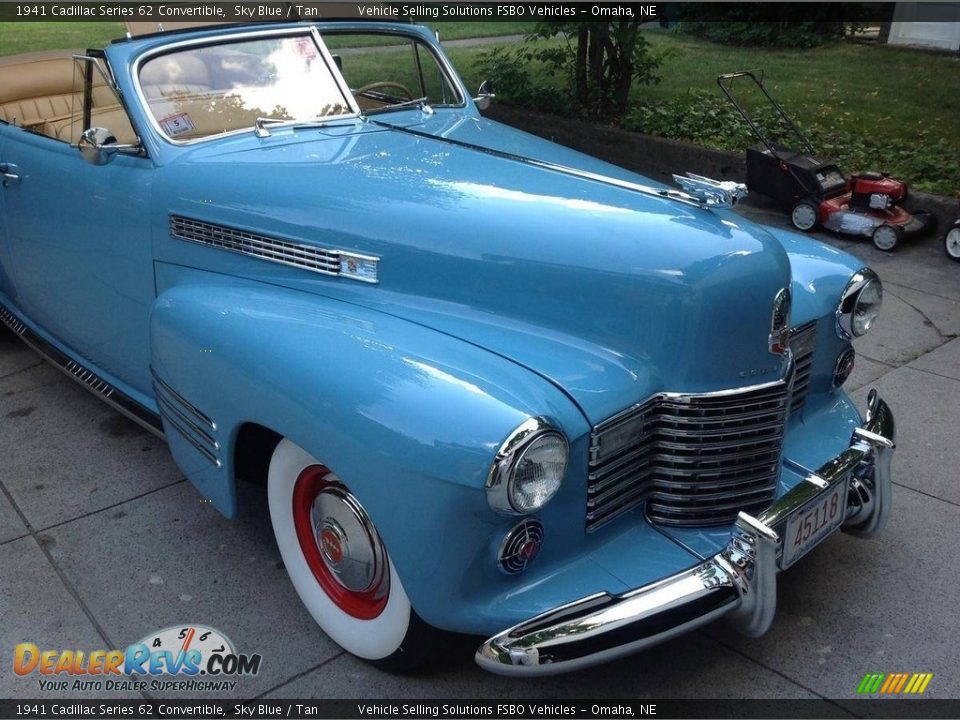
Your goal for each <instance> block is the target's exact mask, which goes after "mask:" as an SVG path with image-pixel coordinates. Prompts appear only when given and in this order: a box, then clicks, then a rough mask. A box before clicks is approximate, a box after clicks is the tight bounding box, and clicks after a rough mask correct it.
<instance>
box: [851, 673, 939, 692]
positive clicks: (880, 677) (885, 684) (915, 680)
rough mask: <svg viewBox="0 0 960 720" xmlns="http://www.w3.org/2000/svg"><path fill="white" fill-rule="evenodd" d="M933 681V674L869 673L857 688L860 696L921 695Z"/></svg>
mask: <svg viewBox="0 0 960 720" xmlns="http://www.w3.org/2000/svg"><path fill="white" fill-rule="evenodd" d="M932 679H933V673H890V674H887V673H867V674H866V675H864V676H863V680H861V681H860V685H859V686H857V693H858V694H860V695H873V694H874V693H880V694H883V695H900V694H903V695H920V694H922V693H923V692H924V691H926V689H927V685H929V684H930V681H931V680H932Z"/></svg>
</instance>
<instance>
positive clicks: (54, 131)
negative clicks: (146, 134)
mask: <svg viewBox="0 0 960 720" xmlns="http://www.w3.org/2000/svg"><path fill="white" fill-rule="evenodd" d="M90 126H91V127H103V128H106V129H107V130H109V131H110V132H112V133H113V135H114V137H115V138H116V139H117V142H118V143H121V144H123V145H132V144H133V143H135V142H137V134H136V133H135V132H134V131H133V126H132V125H131V124H130V118H129V117H127V111H126V110H124V109H123V108H122V107H120V106H119V105H114V106H113V107H105V108H94V110H93V112H92V113H90ZM83 130H84V127H83V118H82V117H77V118H74V117H72V116H68V117H66V118H63V119H60V120H51V121H49V122H47V123H45V124H44V126H43V128H42V129H41V130H40V132H41V133H43V134H44V135H49V136H50V137H52V138H57V139H58V140H63V141H64V142H68V143H70V144H71V145H76V144H77V143H78V142H80V135H81V134H82V133H83Z"/></svg>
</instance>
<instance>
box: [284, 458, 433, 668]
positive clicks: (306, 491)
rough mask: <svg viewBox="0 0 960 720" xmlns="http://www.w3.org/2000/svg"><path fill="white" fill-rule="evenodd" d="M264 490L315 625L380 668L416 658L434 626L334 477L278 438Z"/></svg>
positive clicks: (407, 665)
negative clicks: (426, 620)
mask: <svg viewBox="0 0 960 720" xmlns="http://www.w3.org/2000/svg"><path fill="white" fill-rule="evenodd" d="M267 496H268V500H269V504H270V519H271V521H272V523H273V531H274V535H275V536H276V539H277V545H278V547H279V548H280V555H281V556H282V557H283V562H284V565H285V566H286V568H287V573H288V574H289V576H290V580H291V582H293V586H294V588H295V589H296V591H297V594H298V595H299V596H300V599H301V600H302V601H303V604H304V605H305V606H306V608H307V610H308V611H309V612H310V614H311V615H312V616H313V618H314V620H316V621H317V624H318V625H320V627H321V629H322V630H323V631H324V632H325V633H326V634H327V635H329V636H330V638H331V639H332V640H333V641H334V642H336V643H337V644H338V645H340V647H342V648H343V649H344V650H346V651H348V652H349V653H351V654H353V655H356V656H357V657H359V658H363V659H364V660H368V661H371V662H373V663H374V664H376V665H380V666H382V667H384V668H385V669H391V670H406V669H411V668H412V667H415V666H416V665H419V664H422V662H423V661H424V660H425V659H426V656H427V651H428V649H429V648H428V645H429V644H430V641H431V637H430V636H431V634H432V633H431V631H433V628H430V627H429V626H427V625H426V624H425V623H424V622H423V621H422V620H420V618H419V617H417V615H416V613H415V612H414V611H413V608H412V607H411V606H410V600H409V599H408V598H407V593H406V592H405V591H404V589H403V583H401V581H400V578H399V577H398V575H397V572H396V569H395V567H394V565H393V563H392V562H390V559H389V555H388V554H387V552H386V548H385V547H384V546H383V543H382V542H381V540H380V537H379V535H378V534H377V532H376V528H375V527H374V526H373V523H372V521H370V519H369V517H368V516H367V515H366V512H365V511H364V510H363V508H362V506H361V505H360V504H359V502H358V501H357V500H356V498H354V496H353V495H352V494H351V493H350V492H349V490H348V489H347V487H346V486H345V485H344V484H343V482H342V481H341V480H340V478H338V477H337V476H336V475H335V474H333V473H332V472H331V471H330V470H328V469H327V468H326V467H324V466H323V465H322V464H321V463H319V462H318V461H317V460H316V459H315V458H314V457H312V456H311V455H310V454H309V453H307V452H306V451H305V450H303V449H302V448H300V447H299V446H297V445H295V444H294V443H292V442H290V441H289V440H286V439H284V440H281V441H280V444H279V445H277V448H276V450H274V453H273V457H272V458H271V460H270V470H269V474H268V480H267ZM358 568H359V569H358Z"/></svg>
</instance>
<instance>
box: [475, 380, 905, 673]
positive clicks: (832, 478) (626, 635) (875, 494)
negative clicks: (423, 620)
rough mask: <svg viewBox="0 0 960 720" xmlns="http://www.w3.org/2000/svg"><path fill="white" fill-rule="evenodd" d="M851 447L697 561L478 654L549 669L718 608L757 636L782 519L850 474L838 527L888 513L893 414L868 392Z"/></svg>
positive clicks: (523, 628) (591, 598)
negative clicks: (710, 554) (862, 418)
mask: <svg viewBox="0 0 960 720" xmlns="http://www.w3.org/2000/svg"><path fill="white" fill-rule="evenodd" d="M867 405H868V411H867V417H866V419H865V422H864V425H863V427H861V428H857V430H855V431H854V433H853V436H852V437H851V439H850V446H849V447H848V448H847V449H846V450H844V451H843V452H842V453H840V454H839V455H838V456H837V457H835V458H834V459H833V460H830V461H829V462H827V463H825V464H824V465H822V466H821V467H820V468H819V469H818V470H817V471H816V473H814V474H813V475H812V476H811V477H809V478H808V479H807V480H804V481H802V482H801V483H799V484H798V485H797V486H795V487H794V488H793V489H791V490H790V491H789V492H788V493H786V494H785V495H784V496H783V497H782V498H780V500H778V501H777V502H776V503H775V504H774V505H773V506H772V507H771V508H769V509H768V510H766V511H764V512H763V513H761V514H759V515H758V516H756V517H753V516H750V515H748V514H746V513H743V512H741V513H740V514H739V516H738V517H737V520H736V523H735V525H734V531H733V534H732V536H731V538H730V541H729V542H728V543H727V545H726V547H725V548H724V549H723V550H721V551H720V552H719V553H717V554H716V555H714V556H713V557H711V558H709V559H707V560H705V561H704V562H702V563H699V564H698V565H694V566H693V567H690V568H687V569H685V570H681V571H680V572H678V573H676V574H674V575H670V576H668V577H666V578H663V579H662V580H658V581H657V582H654V583H651V584H649V585H645V586H643V587H640V588H636V589H634V590H630V591H628V592H626V593H623V594H621V595H610V594H609V593H606V592H600V593H596V594H593V595H588V596H586V597H584V598H581V599H580V600H576V601H574V602H571V603H567V604H565V605H561V606H559V607H557V608H555V609H553V610H549V611H547V612H545V613H542V614H540V615H537V616H536V617H534V618H531V619H530V620H527V621H525V622H522V623H520V624H519V625H516V626H514V627H512V628H510V629H508V630H504V631H503V632H501V633H498V634H497V635H495V636H494V637H492V638H490V639H489V640H487V641H486V642H485V643H484V644H483V645H481V646H480V648H479V649H478V650H477V653H476V658H475V659H476V662H477V664H478V665H479V666H480V667H482V668H483V669H484V670H489V671H490V672H494V673H497V674H500V675H512V676H530V675H549V674H555V673H561V672H568V671H570V670H577V669H579V668H583V667H587V666H590V665H595V664H597V663H601V662H606V661H608V660H612V659H614V658H617V657H620V656H622V655H626V654H628V653H632V652H636V651H638V650H642V649H644V648H647V647H650V646H652V645H656V644H658V643H661V642H663V641H665V640H668V639H670V638H672V637H674V636H676V635H679V634H681V633H684V632H687V631H689V630H692V629H693V628H696V627H699V626H701V625H704V624H706V623H709V622H711V621H713V620H715V619H717V618H719V617H721V616H723V615H726V616H728V618H729V619H730V620H732V621H733V624H734V626H735V627H736V628H737V629H738V630H739V631H740V632H742V633H744V634H746V635H748V636H750V637H756V636H759V635H762V634H763V633H764V632H766V631H767V630H768V629H769V627H770V625H771V623H772V622H773V618H774V615H775V614H776V604H777V587H776V576H777V555H778V551H779V549H780V546H781V544H782V541H781V535H782V532H783V524H784V523H786V521H787V519H788V518H789V517H790V514H791V513H794V512H797V511H800V510H802V509H803V508H805V507H807V505H808V503H810V502H811V501H816V500H817V499H818V498H819V497H820V496H821V494H822V493H827V492H831V491H832V489H833V488H835V487H836V486H837V485H841V484H842V483H846V482H847V481H848V480H850V481H851V483H852V484H851V489H850V492H849V494H848V502H847V507H846V519H845V521H844V524H843V525H842V526H841V529H842V530H843V531H845V532H849V533H852V534H854V535H859V536H861V537H872V536H873V535H875V534H876V533H877V532H879V531H880V529H882V527H883V525H884V524H885V522H886V520H887V517H888V516H889V511H890V491H891V485H890V482H891V479H890V457H891V454H892V452H893V450H894V448H895V427H894V421H893V413H891V412H890V408H889V407H887V405H886V403H884V402H883V400H881V399H880V396H879V395H877V392H876V391H875V390H872V391H871V392H870V395H869V397H868V400H867Z"/></svg>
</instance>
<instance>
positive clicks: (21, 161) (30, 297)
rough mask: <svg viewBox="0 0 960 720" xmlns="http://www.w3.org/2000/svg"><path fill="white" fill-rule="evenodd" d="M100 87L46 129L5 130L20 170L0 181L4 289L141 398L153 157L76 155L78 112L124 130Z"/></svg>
mask: <svg viewBox="0 0 960 720" xmlns="http://www.w3.org/2000/svg"><path fill="white" fill-rule="evenodd" d="M87 62H90V61H87ZM103 90H104V88H100V91H101V95H100V99H99V103H98V106H97V107H95V108H93V111H92V113H91V112H90V110H91V109H90V107H87V112H85V113H84V112H83V110H82V108H80V107H78V109H77V111H76V112H75V113H74V116H73V117H72V118H70V119H68V120H66V121H64V120H60V121H57V122H54V123H48V124H47V126H46V127H45V128H44V132H45V133H46V134H40V133H39V132H37V131H35V130H34V131H28V130H27V129H24V128H21V127H15V126H12V125H8V126H6V127H4V128H3V130H4V131H5V132H4V134H3V141H2V146H0V162H2V163H5V164H7V165H8V167H15V168H16V174H17V176H18V177H17V179H16V181H8V182H7V183H6V186H5V187H3V188H2V189H0V193H2V195H3V204H4V210H5V216H6V232H5V235H6V237H5V242H4V245H5V247H4V248H3V249H2V250H0V253H4V254H3V255H2V256H0V260H2V263H3V266H4V267H5V272H6V277H5V278H3V281H4V282H5V283H6V287H5V288H4V290H3V292H4V294H6V295H7V296H8V298H9V299H10V300H11V301H12V303H13V304H14V306H15V307H16V308H17V309H18V310H19V311H20V312H22V313H23V314H24V315H25V316H26V317H27V319H29V320H30V321H32V322H33V323H34V324H36V325H38V326H39V327H40V328H41V329H42V330H44V331H46V332H47V333H48V334H50V335H52V336H53V338H54V339H56V340H59V341H60V342H61V343H63V344H64V345H66V346H67V348H68V349H70V350H72V351H73V352H74V353H75V354H77V355H79V356H81V357H82V358H83V359H84V361H85V364H87V365H88V366H89V367H90V368H91V369H93V370H95V371H98V374H101V375H103V376H104V377H105V379H108V380H115V381H116V380H119V381H120V382H121V384H122V385H125V386H127V387H124V388H122V389H124V390H133V391H134V392H133V393H131V394H132V395H133V397H135V398H136V399H138V400H141V401H143V400H145V398H147V397H149V396H151V392H150V380H149V377H150V373H149V362H150V361H149V357H150V354H149V335H148V316H149V312H150V308H151V305H152V302H153V299H154V297H155V289H154V275H153V257H152V248H151V244H150V233H149V225H148V215H149V213H148V211H147V209H148V203H149V199H150V191H151V178H152V176H153V163H152V161H151V160H150V159H149V158H148V157H145V156H131V155H123V154H118V155H116V156H115V157H114V158H113V160H112V162H110V163H108V164H105V165H99V166H98V165H93V164H91V163H90V162H88V161H87V160H85V159H84V158H83V157H82V156H81V154H80V151H79V150H78V147H77V145H76V142H77V138H78V136H79V134H80V132H82V130H83V123H82V122H81V119H83V118H87V117H89V118H90V119H89V120H88V121H87V123H88V124H90V125H96V124H97V123H98V122H104V123H113V124H118V125H123V126H124V127H125V128H127V129H126V130H124V133H125V134H128V135H129V134H130V133H131V132H132V130H131V128H132V126H131V125H130V122H129V118H128V117H127V115H126V111H125V110H124V109H123V107H122V105H121V104H120V102H119V100H118V99H117V96H116V95H115V94H113V93H112V91H111V93H110V94H109V95H105V94H103ZM87 93H88V94H89V93H90V87H89V83H88V87H87ZM111 98H112V99H113V100H114V101H115V102H113V103H111V102H110V99H111ZM78 105H79V103H78ZM65 123H69V124H65ZM108 129H111V130H114V129H113V128H108ZM117 136H118V138H119V136H120V133H119V132H117ZM134 139H135V138H134Z"/></svg>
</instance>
